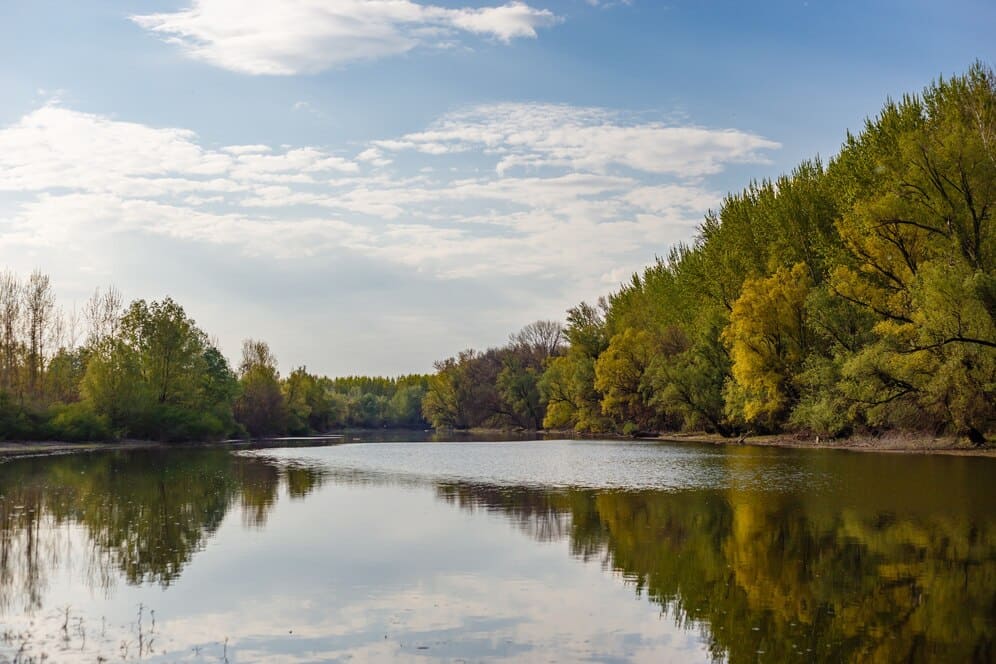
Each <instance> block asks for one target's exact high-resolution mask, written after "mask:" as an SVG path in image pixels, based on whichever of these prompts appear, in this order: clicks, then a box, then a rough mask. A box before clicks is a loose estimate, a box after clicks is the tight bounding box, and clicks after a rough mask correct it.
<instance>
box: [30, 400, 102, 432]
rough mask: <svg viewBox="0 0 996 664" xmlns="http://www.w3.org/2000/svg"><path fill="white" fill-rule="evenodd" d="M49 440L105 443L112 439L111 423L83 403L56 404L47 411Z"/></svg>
mask: <svg viewBox="0 0 996 664" xmlns="http://www.w3.org/2000/svg"><path fill="white" fill-rule="evenodd" d="M45 429H47V433H48V435H49V437H50V438H53V439H56V440H65V441H107V440H111V439H113V438H114V434H113V431H112V429H111V422H110V420H109V419H108V418H107V417H106V416H105V415H99V414H97V413H96V412H95V411H94V410H93V407H92V406H91V405H90V404H88V403H85V402H77V403H71V404H57V405H55V406H52V407H51V408H50V409H49V411H48V423H47V426H46V427H45Z"/></svg>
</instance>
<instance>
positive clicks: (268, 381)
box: [235, 339, 287, 436]
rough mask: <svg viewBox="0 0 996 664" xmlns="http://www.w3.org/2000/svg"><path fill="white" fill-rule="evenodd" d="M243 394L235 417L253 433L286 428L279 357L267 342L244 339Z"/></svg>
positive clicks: (259, 433) (238, 400)
mask: <svg viewBox="0 0 996 664" xmlns="http://www.w3.org/2000/svg"><path fill="white" fill-rule="evenodd" d="M239 386H240V388H241V394H240V395H239V397H238V399H237V400H236V401H235V418H236V420H237V421H238V422H239V423H240V424H242V426H244V427H245V428H246V431H248V432H249V434H250V435H252V436H265V435H271V434H274V433H280V432H282V431H284V427H285V423H286V415H287V413H286V407H285V403H284V396H283V393H282V392H281V390H280V374H279V372H278V371H277V360H276V358H275V357H274V356H273V354H272V353H271V352H270V347H269V345H268V344H267V343H266V342H265V341H260V340H256V339H246V340H245V341H243V342H242V361H241V362H240V363H239Z"/></svg>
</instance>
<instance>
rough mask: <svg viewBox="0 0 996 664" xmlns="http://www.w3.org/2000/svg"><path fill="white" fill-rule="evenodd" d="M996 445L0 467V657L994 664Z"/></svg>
mask: <svg viewBox="0 0 996 664" xmlns="http://www.w3.org/2000/svg"><path fill="white" fill-rule="evenodd" d="M994 462H996V460H994V459H988V458H963V457H942V456H936V457H927V456H900V455H875V454H854V453H845V452H836V451H832V450H813V451H806V450H780V449H772V448H751V447H744V448H724V447H711V446H698V445H689V444H668V443H652V442H620V441H615V442H608V441H588V440H586V441H514V442H513V441H509V442H495V441H490V442H472V441H461V442H407V443H406V442H365V441H363V440H359V441H358V440H356V437H355V436H350V437H347V439H346V440H345V442H343V443H342V444H339V445H334V446H330V447H309V448H286V449H267V450H257V451H229V450H221V449H176V450H168V451H162V450H146V451H129V452H101V453H94V454H82V455H70V456H60V457H49V458H33V459H15V460H10V461H8V462H6V463H2V464H0V662H3V661H5V660H11V661H13V660H15V659H19V661H31V659H32V658H33V659H34V661H42V656H43V655H44V656H46V657H47V659H48V661H68V662H72V661H80V662H83V661H85V662H93V661H97V659H98V657H103V658H105V660H107V661H111V660H115V661H121V660H126V661H134V660H141V661H150V662H173V661H204V662H223V661H226V660H227V661H229V662H256V661H275V662H276V661H279V662H287V661H290V662H297V661H299V662H317V661H337V660H341V661H347V660H352V661H369V660H377V661H383V660H409V661H428V660H444V661H482V660H502V659H505V660H515V661H579V660H587V661H609V662H616V661H647V662H651V661H653V662H659V661H681V662H694V661H713V660H721V661H733V662H747V661H750V662H753V661H772V662H783V661H800V662H802V661H807V662H808V661H852V660H863V661H881V662H892V661H937V660H942V661H982V662H987V661H994V658H996V654H994V652H996V651H994V632H996V517H994V514H996V482H994V479H996V463H994Z"/></svg>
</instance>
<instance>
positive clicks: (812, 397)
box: [424, 64, 996, 442]
mask: <svg viewBox="0 0 996 664" xmlns="http://www.w3.org/2000/svg"><path fill="white" fill-rule="evenodd" d="M994 208H996V77H994V74H993V72H992V70H991V69H990V68H988V67H986V66H983V65H981V64H976V65H974V66H973V67H972V68H971V69H970V70H969V71H968V72H967V73H966V74H965V75H963V76H958V77H955V78H951V79H947V80H940V81H938V82H937V83H935V84H933V85H931V86H929V87H928V88H927V89H925V90H924V91H923V93H922V94H921V95H919V96H906V97H904V98H903V99H902V100H900V101H888V102H887V103H886V104H885V107H884V108H883V109H882V111H881V113H880V114H879V115H878V116H877V117H875V118H873V119H870V120H868V121H867V122H866V124H865V127H864V129H863V131H861V132H860V133H858V134H856V135H853V134H850V133H849V134H848V135H847V138H846V141H845V142H844V145H843V147H842V149H841V151H840V154H838V155H837V156H836V157H835V158H834V159H832V160H831V161H830V162H829V164H827V165H826V166H824V165H823V164H822V163H821V162H820V160H819V159H814V160H812V161H807V162H804V163H802V164H800V165H799V166H798V167H797V168H796V169H795V170H794V171H793V172H792V173H791V174H790V175H785V176H782V177H779V178H778V179H777V180H775V181H762V182H755V183H752V184H751V185H750V186H749V187H748V188H747V189H745V190H744V191H742V192H740V193H737V194H731V195H729V196H727V198H726V199H725V200H724V201H723V203H722V205H721V207H720V209H719V210H718V211H715V212H711V213H710V214H709V215H707V217H706V219H705V221H704V223H703V224H702V225H701V226H700V228H699V231H698V234H697V237H696V238H695V240H694V242H692V243H691V244H689V245H682V246H678V247H676V248H674V249H673V250H672V251H671V252H670V253H669V254H668V255H667V257H666V258H662V259H659V260H658V261H657V262H656V263H655V264H653V265H651V266H650V267H648V268H646V269H645V270H644V272H643V273H642V274H638V275H634V277H633V278H632V280H631V281H630V282H629V283H627V284H626V285H624V286H623V287H622V288H621V289H620V290H619V291H618V292H616V293H613V294H612V295H610V296H608V297H607V298H603V299H601V300H600V301H599V302H598V303H597V304H596V305H594V306H592V305H589V304H585V303H582V304H580V305H578V306H577V307H574V308H573V309H571V310H570V311H569V312H568V317H567V326H566V329H565V335H566V338H567V342H568V344H567V347H566V350H565V351H564V352H560V351H559V350H558V349H557V348H553V349H552V352H551V353H550V356H549V357H546V358H534V361H533V362H532V363H529V362H523V361H520V360H519V359H518V357H517V354H516V352H515V351H514V349H513V348H506V349H499V350H488V351H486V352H484V353H475V352H473V351H467V352H464V353H461V354H460V355H459V356H457V357H456V358H453V359H450V360H447V361H446V362H442V363H440V364H438V365H437V369H438V371H437V373H436V375H435V376H433V378H432V379H431V381H430V383H429V393H428V394H427V395H426V402H425V408H424V412H425V414H426V417H427V418H428V419H429V420H430V421H431V422H432V423H433V424H434V425H437V426H440V425H447V426H457V427H463V426H481V425H488V424H493V423H504V424H510V423H514V424H519V425H522V426H528V425H531V424H538V423H540V421H541V420H542V424H543V425H544V426H546V427H551V428H573V429H578V430H584V431H595V432H598V431H602V432H610V431H614V432H623V433H634V432H640V431H665V430H681V429H694V430H703V429H704V430H707V431H714V432H720V433H723V434H733V433H737V432H745V431H756V432H775V431H780V430H786V429H790V430H800V431H808V432H811V433H822V434H828V435H833V436H838V435H846V434H848V433H852V432H855V431H859V430H860V431H871V432H875V431H881V430H885V429H913V430H918V431H928V432H937V433H941V432H947V433H954V434H963V435H968V436H969V437H970V438H971V439H973V441H975V442H981V441H982V439H983V434H984V433H985V432H991V431H993V430H994V418H996V231H994V224H993V214H994ZM536 413H543V417H542V418H540V417H539V416H537V415H536Z"/></svg>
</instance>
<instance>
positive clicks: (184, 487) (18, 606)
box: [0, 449, 323, 614]
mask: <svg viewBox="0 0 996 664" xmlns="http://www.w3.org/2000/svg"><path fill="white" fill-rule="evenodd" d="M322 477H323V471H322V470H321V469H319V468H315V467H309V466H305V465H299V464H287V463H284V464H281V465H279V466H278V465H276V464H274V463H273V462H271V461H269V460H267V459H265V458H263V457H257V456H252V455H245V456H243V455H237V454H232V453H231V452H229V451H226V450H208V451H204V450H196V451H195V450H182V449H181V450H169V451H142V452H118V453H104V454H77V455H67V456H62V457H58V458H51V457H49V458H36V459H19V460H16V461H13V462H9V463H5V464H0V590H2V592H0V614H2V613H6V612H9V611H24V612H30V611H34V610H37V609H39V608H41V606H42V600H43V595H44V591H45V588H46V574H47V573H48V572H49V571H51V570H53V569H55V568H57V567H58V566H59V565H60V562H61V559H62V558H63V557H64V556H69V555H72V552H71V551H70V550H69V542H70V539H71V538H70V536H69V535H70V528H71V527H73V526H78V527H82V529H83V530H84V531H85V533H86V536H87V541H88V542H89V550H88V551H86V552H85V554H86V556H87V560H86V564H85V569H86V571H87V582H88V583H89V584H90V585H91V587H97V588H102V589H105V590H106V589H109V588H110V587H111V586H112V585H113V583H114V581H115V579H116V578H117V577H119V576H120V577H121V578H123V579H124V580H125V581H126V582H127V583H130V584H139V583H150V582H151V583H158V584H160V585H161V586H163V587H167V586H169V585H170V584H171V583H172V582H173V581H174V580H175V579H177V578H178V577H179V576H180V574H181V573H182V572H183V569H184V567H185V565H186V564H187V563H188V562H189V561H190V559H191V558H192V556H193V555H194V554H195V553H196V552H197V551H199V550H201V549H202V548H203V546H204V544H205V543H206V541H207V540H208V538H210V536H211V535H212V534H213V533H214V532H215V531H216V530H217V528H218V526H219V525H220V524H221V522H222V520H223V519H224V517H225V515H226V514H227V513H228V511H229V510H230V509H231V508H232V506H233V505H240V506H241V507H242V508H243V511H242V514H243V519H244V523H245V524H246V525H249V526H253V527H262V526H264V525H265V523H266V518H267V514H268V513H269V511H270V510H271V509H272V508H273V506H274V504H275V503H276V500H277V496H278V494H279V492H280V489H281V486H283V487H286V491H287V493H288V494H289V495H290V496H292V497H302V496H305V495H307V494H308V493H309V492H310V491H312V490H314V489H315V488H317V487H318V486H320V485H321V483H322ZM77 553H78V552H77Z"/></svg>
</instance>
